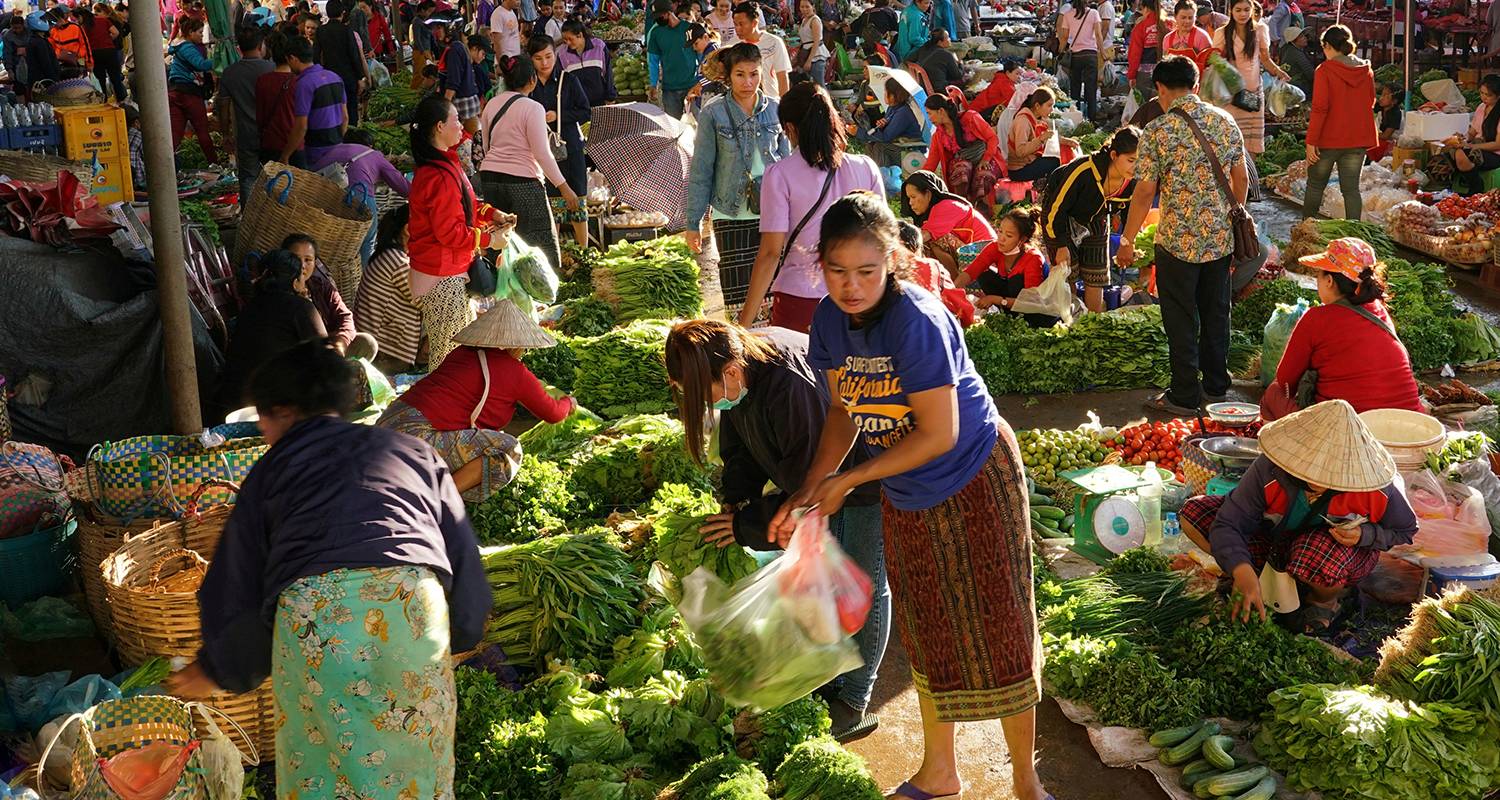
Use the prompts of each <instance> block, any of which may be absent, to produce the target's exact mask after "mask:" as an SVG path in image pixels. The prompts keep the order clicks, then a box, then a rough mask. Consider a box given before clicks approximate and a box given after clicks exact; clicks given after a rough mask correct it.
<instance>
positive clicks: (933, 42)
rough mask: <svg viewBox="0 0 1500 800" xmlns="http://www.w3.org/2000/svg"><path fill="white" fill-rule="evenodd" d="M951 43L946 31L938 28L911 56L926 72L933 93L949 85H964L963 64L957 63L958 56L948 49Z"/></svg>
mask: <svg viewBox="0 0 1500 800" xmlns="http://www.w3.org/2000/svg"><path fill="white" fill-rule="evenodd" d="M952 44H953V40H952V38H951V37H950V36H949V35H948V31H947V30H946V29H943V28H939V29H937V30H935V31H933V32H932V38H931V39H929V40H928V41H927V43H926V44H924V45H922V46H921V47H918V48H917V51H916V52H915V53H913V54H912V56H911V60H912V61H915V62H916V63H917V65H918V66H920V67H921V68H922V70H923V71H924V72H926V73H927V80H928V81H930V82H931V83H932V91H933V93H934V94H942V93H943V92H944V91H945V90H947V88H948V87H949V86H958V87H960V88H962V87H963V85H964V65H963V64H960V63H958V58H957V57H956V56H954V55H953V53H952V52H951V51H949V50H948V48H949V47H950V46H951V45H952Z"/></svg>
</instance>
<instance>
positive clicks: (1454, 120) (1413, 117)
mask: <svg viewBox="0 0 1500 800" xmlns="http://www.w3.org/2000/svg"><path fill="white" fill-rule="evenodd" d="M1468 132H1469V115H1468V114H1437V113H1430V112H1422V111H1408V112H1406V124H1405V126H1404V127H1403V128H1402V129H1401V133H1402V135H1403V136H1420V137H1422V138H1423V139H1424V140H1426V141H1429V142H1440V141H1442V140H1444V139H1446V138H1448V137H1449V136H1453V135H1455V134H1457V135H1459V136H1462V135H1464V134H1465V133H1468Z"/></svg>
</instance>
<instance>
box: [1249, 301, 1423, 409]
mask: <svg viewBox="0 0 1500 800" xmlns="http://www.w3.org/2000/svg"><path fill="white" fill-rule="evenodd" d="M1365 308H1366V309H1367V310H1369V311H1370V313H1372V314H1374V315H1375V316H1377V317H1380V318H1381V319H1383V320H1385V321H1386V322H1387V323H1389V322H1390V315H1388V314H1387V313H1386V311H1385V306H1384V304H1382V303H1381V302H1380V301H1378V300H1377V301H1375V302H1373V303H1370V304H1369V305H1367V306H1365ZM1308 369H1315V370H1317V371H1318V390H1317V399H1318V402H1322V401H1324V400H1347V401H1348V402H1349V405H1351V406H1354V410H1355V411H1359V412H1364V411H1369V410H1370V409H1372V408H1402V409H1406V410H1408V411H1424V412H1425V409H1424V408H1422V405H1421V403H1420V401H1419V399H1418V394H1417V380H1416V378H1414V377H1413V376H1412V372H1411V360H1410V359H1409V358H1408V357H1407V355H1406V348H1405V347H1403V346H1401V344H1400V343H1399V342H1397V341H1396V340H1395V339H1394V338H1393V337H1391V336H1390V335H1388V334H1387V333H1385V332H1384V331H1382V330H1380V329H1379V328H1377V327H1375V323H1373V322H1371V321H1370V320H1367V319H1365V318H1364V317H1362V316H1360V315H1359V314H1358V313H1356V312H1355V311H1354V309H1351V308H1344V307H1343V306H1337V305H1333V306H1317V307H1316V308H1312V309H1309V310H1308V312H1307V313H1306V314H1303V315H1302V319H1300V320H1298V321H1297V327H1296V328H1293V329H1292V338H1291V340H1290V341H1288V342H1287V345H1286V352H1285V353H1283V354H1282V356H1281V364H1280V365H1279V366H1277V368H1276V380H1277V382H1278V383H1281V384H1283V385H1285V386H1287V387H1289V388H1291V389H1295V388H1296V386H1297V381H1299V380H1301V379H1302V373H1303V372H1304V371H1306V370H1308Z"/></svg>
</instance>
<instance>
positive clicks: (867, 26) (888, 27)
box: [854, 0, 901, 42]
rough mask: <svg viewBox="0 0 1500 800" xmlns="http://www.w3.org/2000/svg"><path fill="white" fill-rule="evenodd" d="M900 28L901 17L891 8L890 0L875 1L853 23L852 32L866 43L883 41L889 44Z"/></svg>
mask: <svg viewBox="0 0 1500 800" xmlns="http://www.w3.org/2000/svg"><path fill="white" fill-rule="evenodd" d="M900 28H901V15H900V14H899V13H897V11H896V9H894V8H891V0H875V5H873V6H871V7H870V8H869V10H867V11H865V13H864V14H862V15H860V18H859V19H858V20H857V21H855V23H854V30H855V31H858V32H860V35H861V36H862V37H864V39H865V40H867V41H869V40H873V39H883V40H885V41H887V42H889V41H890V37H891V36H894V35H895V33H896V31H897V30H899V29H900Z"/></svg>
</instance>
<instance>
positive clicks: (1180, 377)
mask: <svg viewBox="0 0 1500 800" xmlns="http://www.w3.org/2000/svg"><path fill="white" fill-rule="evenodd" d="M1152 79H1153V80H1154V81H1155V83H1156V93H1157V95H1158V97H1159V99H1160V102H1161V104H1162V106H1163V107H1165V108H1167V109H1169V112H1168V113H1166V114H1163V115H1162V116H1161V117H1158V118H1157V119H1155V120H1152V122H1151V124H1149V125H1147V126H1146V129H1145V131H1144V132H1142V134H1141V144H1140V149H1139V150H1138V152H1137V160H1136V163H1135V176H1136V187H1135V194H1134V195H1132V196H1131V200H1130V215H1129V217H1128V219H1127V220H1126V223H1125V230H1124V232H1123V233H1122V234H1121V236H1120V251H1119V253H1118V254H1117V256H1116V259H1115V260H1116V262H1117V263H1119V264H1120V265H1121V266H1125V265H1128V264H1131V263H1133V262H1134V261H1135V246H1134V242H1135V235H1136V234H1137V233H1139V232H1140V230H1141V226H1142V225H1143V223H1144V222H1145V220H1146V214H1147V212H1149V211H1150V210H1151V203H1152V200H1153V198H1155V197H1156V196H1157V194H1158V192H1159V193H1160V195H1161V223H1160V224H1159V225H1158V226H1157V229H1156V286H1157V291H1158V292H1159V294H1160V296H1161V317H1162V326H1163V327H1164V328H1166V331H1167V345H1168V347H1169V349H1170V352H1171V355H1172V385H1171V386H1170V387H1168V388H1167V390H1166V391H1164V392H1162V393H1160V394H1158V395H1156V396H1154V397H1152V398H1151V399H1150V400H1148V401H1146V407H1147V408H1150V409H1153V410H1156V411H1165V412H1168V413H1172V414H1176V415H1178V416H1189V415H1191V414H1193V413H1195V409H1197V408H1198V407H1199V405H1200V404H1201V403H1202V402H1203V401H1205V400H1206V401H1207V402H1211V403H1214V402H1219V401H1221V400H1223V399H1224V395H1225V394H1227V393H1228V392H1229V363H1228V362H1229V301H1230V287H1229V261H1230V258H1231V256H1232V255H1233V254H1234V231H1233V229H1232V228H1231V227H1230V222H1229V210H1230V201H1229V198H1228V197H1225V196H1224V191H1223V190H1222V189H1221V188H1220V187H1219V182H1218V180H1217V179H1216V178H1215V177H1214V174H1213V170H1212V168H1211V167H1210V165H1209V160H1208V156H1207V154H1205V153H1204V151H1203V148H1202V147H1201V146H1200V145H1199V144H1198V139H1197V137H1196V136H1194V135H1193V130H1192V128H1191V127H1190V126H1189V125H1188V123H1187V122H1186V121H1185V120H1184V119H1182V117H1181V116H1180V115H1179V114H1178V111H1179V110H1181V111H1182V112H1183V113H1186V114H1187V116H1188V117H1190V118H1191V119H1192V120H1193V121H1194V122H1196V123H1197V124H1198V127H1199V128H1200V129H1201V130H1202V131H1203V135H1204V137H1205V138H1207V139H1208V141H1209V143H1210V144H1211V145H1212V146H1213V149H1214V153H1215V155H1217V156H1218V158H1219V164H1220V165H1221V166H1222V167H1224V168H1225V170H1226V171H1227V172H1228V173H1229V185H1230V190H1231V191H1232V193H1233V194H1234V202H1236V203H1244V202H1245V194H1246V192H1247V191H1249V188H1250V179H1249V173H1248V171H1247V170H1246V168H1245V141H1244V139H1243V138H1242V137H1241V136H1240V129H1239V126H1237V125H1235V123H1234V118H1233V117H1231V116H1229V114H1228V113H1227V112H1225V111H1223V110H1221V109H1218V108H1215V107H1214V106H1212V105H1209V104H1208V103H1205V102H1203V100H1201V99H1200V98H1199V97H1198V95H1197V93H1196V89H1197V86H1198V66H1197V65H1196V64H1194V63H1193V62H1192V60H1190V59H1187V58H1183V57H1181V56H1168V57H1167V58H1164V59H1162V60H1161V63H1159V64H1157V66H1156V72H1155V73H1154V74H1153V76H1152ZM1200 369H1201V370H1202V373H1203V381H1202V383H1201V384H1200V383H1199V381H1198V373H1199V370H1200Z"/></svg>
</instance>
